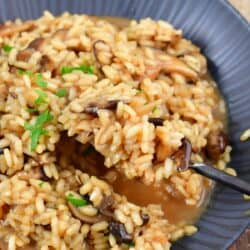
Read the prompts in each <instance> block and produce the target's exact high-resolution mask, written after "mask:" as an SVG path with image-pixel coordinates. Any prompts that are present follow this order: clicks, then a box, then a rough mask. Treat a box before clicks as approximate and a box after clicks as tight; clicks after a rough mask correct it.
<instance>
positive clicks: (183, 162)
mask: <svg viewBox="0 0 250 250" xmlns="http://www.w3.org/2000/svg"><path fill="white" fill-rule="evenodd" d="M181 142H182V145H181V147H180V148H179V149H178V151H177V152H175V154H174V155H173V158H174V159H177V160H179V161H180V163H179V166H178V171H180V172H182V171H186V170H188V168H189V165H190V162H191V155H192V144H191V142H190V141H189V140H188V139H187V138H186V137H184V138H183V139H182V140H181Z"/></svg>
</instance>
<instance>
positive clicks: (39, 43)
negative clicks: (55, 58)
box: [27, 37, 46, 51]
mask: <svg viewBox="0 0 250 250" xmlns="http://www.w3.org/2000/svg"><path fill="white" fill-rule="evenodd" d="M45 41H46V39H45V38H42V37H38V38H36V39H34V40H32V41H31V42H30V43H29V45H28V47H27V49H34V50H39V51H41V50H42V48H43V46H44V45H45Z"/></svg>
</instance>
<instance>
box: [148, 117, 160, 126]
mask: <svg viewBox="0 0 250 250" xmlns="http://www.w3.org/2000/svg"><path fill="white" fill-rule="evenodd" d="M148 121H149V122H150V123H153V124H154V125H155V126H163V122H164V119H163V118H160V117H150V118H148Z"/></svg>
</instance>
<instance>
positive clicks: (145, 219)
mask: <svg viewBox="0 0 250 250" xmlns="http://www.w3.org/2000/svg"><path fill="white" fill-rule="evenodd" d="M141 218H142V221H143V224H142V225H143V226H145V225H147V224H148V222H149V219H150V218H149V215H148V214H146V213H143V212H141Z"/></svg>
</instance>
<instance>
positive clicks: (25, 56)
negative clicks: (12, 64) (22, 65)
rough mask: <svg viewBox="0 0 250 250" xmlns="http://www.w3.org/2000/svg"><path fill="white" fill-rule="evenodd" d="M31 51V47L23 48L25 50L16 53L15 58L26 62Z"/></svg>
mask: <svg viewBox="0 0 250 250" xmlns="http://www.w3.org/2000/svg"><path fill="white" fill-rule="evenodd" d="M32 53H33V50H32V49H25V50H21V51H19V52H18V53H17V55H16V59H17V60H18V61H24V62H27V61H28V60H29V59H30V57H31V55H32Z"/></svg>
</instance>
